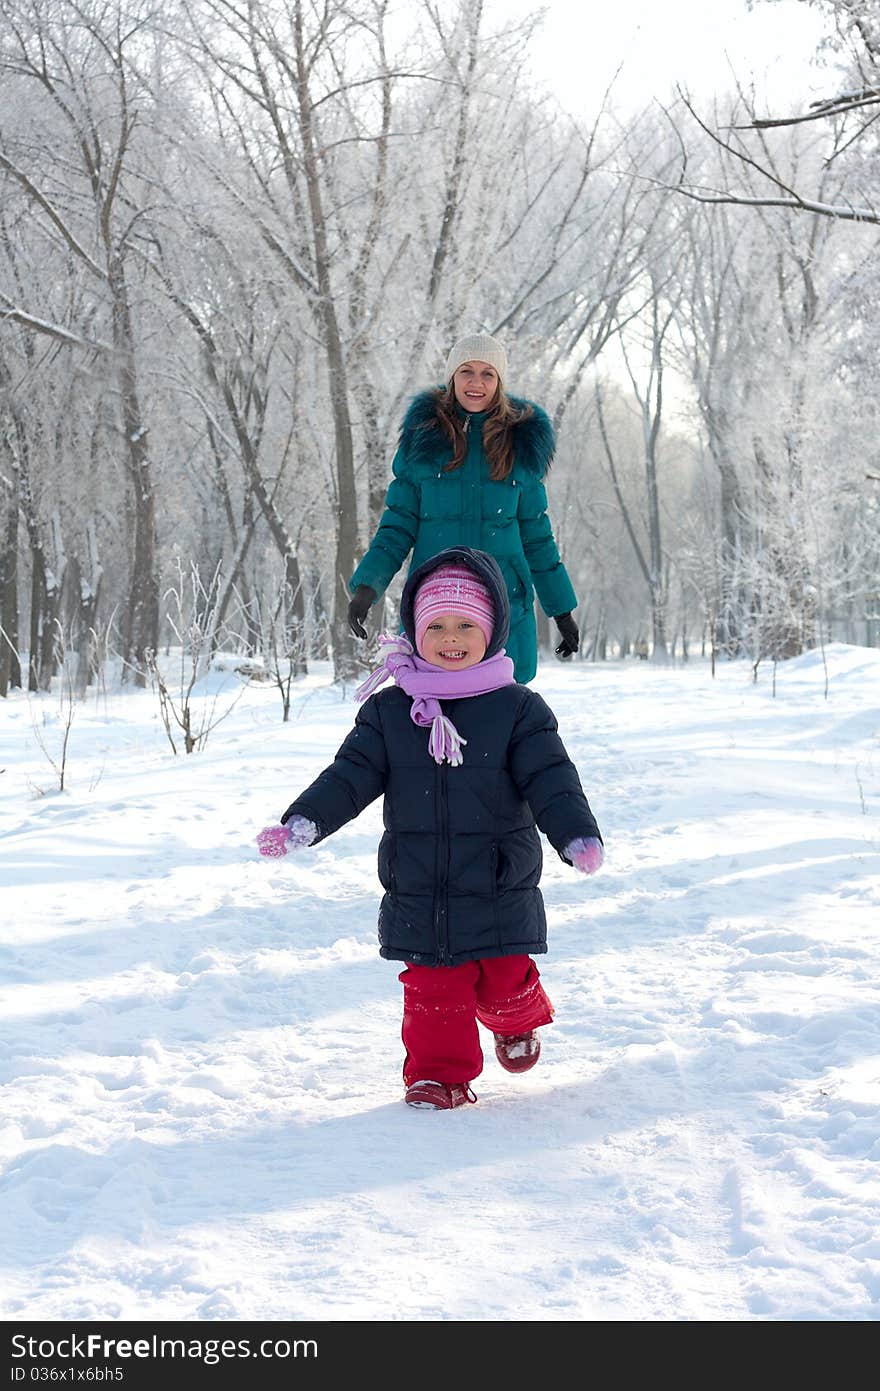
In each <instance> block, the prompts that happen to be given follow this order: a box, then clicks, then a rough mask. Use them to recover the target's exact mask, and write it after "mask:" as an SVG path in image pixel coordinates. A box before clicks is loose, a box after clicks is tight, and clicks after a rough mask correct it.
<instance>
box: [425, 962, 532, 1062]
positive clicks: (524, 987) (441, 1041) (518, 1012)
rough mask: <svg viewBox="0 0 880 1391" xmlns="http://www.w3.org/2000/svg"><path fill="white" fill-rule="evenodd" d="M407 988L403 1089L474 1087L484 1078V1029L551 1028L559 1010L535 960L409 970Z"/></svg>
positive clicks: (500, 1031) (522, 1030)
mask: <svg viewBox="0 0 880 1391" xmlns="http://www.w3.org/2000/svg"><path fill="white" fill-rule="evenodd" d="M398 980H400V981H401V982H402V984H403V1026H402V1028H401V1031H400V1032H401V1037H402V1039H403V1046H404V1048H405V1049H406V1058H405V1060H404V1064H403V1083H404V1086H406V1087H409V1086H411V1085H412V1083H413V1082H424V1081H427V1080H428V1079H429V1078H430V1079H431V1080H432V1081H434V1082H472V1081H473V1079H474V1078H475V1077H479V1075H480V1073H481V1072H482V1070H483V1052H482V1049H481V1048H480V1037H479V1030H478V1028H477V1021H479V1023H480V1024H483V1025H485V1027H486V1028H487V1029H491V1030H492V1032H493V1033H497V1034H524V1033H527V1032H528V1031H529V1030H530V1029H537V1028H539V1027H540V1025H541V1024H549V1023H550V1022H551V1020H552V1018H553V1006H552V1005H551V1003H550V1001H549V1000H548V998H547V995H546V993H545V991H544V987H543V985H542V984H541V978H540V976H539V974H538V968H537V966H536V965H535V963H534V961H533V960H532V959H531V957H530V956H492V957H487V958H486V959H485V960H482V961H467V962H465V964H464V965H463V966H414V965H412V964H410V965H408V966H407V967H406V969H405V970H404V971H401V973H400V975H399V976H398Z"/></svg>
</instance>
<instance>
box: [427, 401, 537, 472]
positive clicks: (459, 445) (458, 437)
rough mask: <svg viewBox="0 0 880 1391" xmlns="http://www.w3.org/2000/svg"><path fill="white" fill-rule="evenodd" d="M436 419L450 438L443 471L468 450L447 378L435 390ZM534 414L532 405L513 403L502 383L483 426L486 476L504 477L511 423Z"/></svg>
mask: <svg viewBox="0 0 880 1391" xmlns="http://www.w3.org/2000/svg"><path fill="white" fill-rule="evenodd" d="M436 402H437V407H436V409H437V419H438V420H439V421H440V426H441V429H442V430H443V432H444V434H446V435H447V436H448V437H449V439H450V441H451V442H452V450H453V453H452V459H451V460H450V462H449V463H448V464H447V465H446V467H445V469H444V473H448V472H449V471H450V470H451V469H454V468H460V466H461V465H462V464H463V463H464V458H465V455H466V454H467V434H466V432H465V429H464V422H463V421H462V419H461V416H460V414H459V412H458V411H457V410H456V404H457V403H456V400H455V388H454V387H453V385H452V383H451V382H450V383H449V385H448V386H447V387H446V388H438V390H437V393H436ZM531 415H534V411H533V410H532V408H531V406H523V407H522V408H520V407H518V406H515V405H514V404H513V402H512V401H511V399H510V397H509V396H507V395H506V394H505V391H504V388H503V386H502V385H501V383H500V382H499V383H498V390H497V392H496V396H495V404H494V406H492V408H491V410H489V411H488V412H487V413H486V422H485V424H484V426H483V450H484V452H485V455H486V458H487V460H488V461H489V477H490V478H492V479H494V480H495V481H496V482H497V481H499V480H500V479H502V478H506V477H507V475H508V474H509V473H510V470H511V469H512V468H513V428H512V427H513V426H514V425H517V424H518V423H519V422H520V421H521V420H528V418H529V416H531Z"/></svg>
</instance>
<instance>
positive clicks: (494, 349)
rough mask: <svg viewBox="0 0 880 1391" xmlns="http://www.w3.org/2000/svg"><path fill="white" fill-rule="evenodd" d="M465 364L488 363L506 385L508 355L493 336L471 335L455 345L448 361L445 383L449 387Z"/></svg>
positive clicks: (483, 334)
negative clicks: (458, 370)
mask: <svg viewBox="0 0 880 1391" xmlns="http://www.w3.org/2000/svg"><path fill="white" fill-rule="evenodd" d="M463 362H488V364H489V366H490V367H494V368H495V371H496V372H497V373H498V380H499V382H500V383H501V385H502V386H503V385H504V380H505V378H506V376H507V353H506V352H505V351H504V347H503V346H502V344H501V343H499V342H498V339H497V338H493V337H492V335H491V334H489V333H469V334H468V335H467V337H465V338H459V340H458V342H457V343H455V344H454V345H453V347H452V350H451V352H450V354H449V356H448V358H447V359H446V376H445V378H444V381H445V382H446V385H447V386H448V385H449V383H450V382H451V381H452V378H453V377H454V376H455V373H456V371H457V369H458V368H459V367H460V366H461V364H462V363H463Z"/></svg>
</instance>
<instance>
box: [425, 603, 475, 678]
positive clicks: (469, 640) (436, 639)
mask: <svg viewBox="0 0 880 1391" xmlns="http://www.w3.org/2000/svg"><path fill="white" fill-rule="evenodd" d="M485 654H486V635H485V633H484V632H483V630H482V628H478V627H477V625H476V623H472V622H471V620H470V619H469V618H465V616H464V614H462V613H441V614H440V616H439V618H435V619H434V621H433V623H429V624H428V627H427V628H426V629H425V634H424V636H423V638H422V650H421V656H422V657H424V659H425V661H426V662H430V663H431V665H432V666H435V667H442V668H443V670H444V671H461V670H462V669H463V668H464V667H473V666H476V664H477V662H481V661H482V660H483V657H484V656H485Z"/></svg>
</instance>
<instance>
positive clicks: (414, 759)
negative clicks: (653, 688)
mask: <svg viewBox="0 0 880 1391" xmlns="http://www.w3.org/2000/svg"><path fill="white" fill-rule="evenodd" d="M453 561H454V562H458V563H464V564H467V565H469V566H470V568H471V569H473V570H474V571H475V572H476V573H477V574H478V575H479V577H480V579H481V580H482V581H483V583H484V584H486V585H488V587H489V589H490V592H491V593H492V596H493V599H494V600H495V611H496V618H497V619H498V620H499V621H498V622H497V623H496V627H495V630H494V632H493V636H492V642H491V643H490V645H489V648H488V649H487V653H486V655H487V656H492V655H493V654H494V653H495V652H496V651H498V650H500V648H501V647H502V646H503V644H504V638H505V636H506V623H507V593H506V589H505V587H504V581H503V579H502V577H501V573H500V571H499V569H498V566H497V565H496V564H495V562H494V561H493V560H492V558H491V557H490V556H488V555H486V553H485V552H480V551H472V550H469V549H467V548H464V547H454V548H450V549H448V550H446V551H442V552H441V553H440V554H438V555H436V556H434V557H432V559H431V560H429V561H426V562H425V564H424V565H422V566H420V567H419V569H418V570H415V571H413V574H412V575H411V576H410V578H409V580H408V581H407V584H406V588H405V590H404V595H403V599H402V601H401V619H402V622H403V625H404V629H405V631H406V632H407V636H408V637H409V638H410V641H413V637H414V634H413V631H412V599H413V595H414V593H415V589H416V588H417V587H418V585H419V584H421V582H422V580H423V579H425V577H426V576H427V575H428V574H430V573H431V572H432V571H433V570H435V569H436V568H437V567H438V566H439V565H444V564H448V563H451V562H453ZM410 706H411V699H410V697H409V696H408V695H406V693H405V692H404V691H403V690H401V689H400V688H399V687H397V686H394V687H391V688H390V689H386V690H382V691H379V692H377V693H376V694H375V695H373V696H371V697H370V699H369V700H368V701H367V702H366V703H365V704H364V706H363V708H362V709H361V710H360V712H359V713H358V716H357V720H356V723H355V727H354V729H353V730H352V731H351V733H350V734H349V735H348V737H347V739H346V740H345V742H344V743H343V745H342V747H341V748H340V749H339V752H338V753H337V755H336V758H335V760H334V762H333V763H332V764H331V765H330V767H329V768H326V769H325V770H324V772H323V773H321V774H320V775H319V776H318V778H317V779H316V780H315V782H313V783H312V785H311V787H309V788H308V789H307V790H306V791H305V792H303V793H302V795H301V796H299V797H298V798H297V799H296V801H295V802H293V804H292V805H291V806H290V807H288V809H287V811H286V812H285V813H284V816H283V817H282V821H285V822H286V821H287V820H288V819H289V817H291V816H292V815H294V814H295V813H296V814H298V815H300V816H305V817H308V819H309V820H310V821H313V822H314V823H315V825H316V826H317V827H318V832H319V834H318V837H317V839H316V841H315V842H314V843H315V844H317V843H318V840H323V839H324V838H325V837H326V836H329V835H331V834H332V833H333V832H334V831H335V830H337V829H338V828H339V827H340V826H342V825H344V824H345V822H347V821H350V820H352V819H353V818H354V817H355V816H357V815H358V813H359V812H361V811H362V810H363V809H364V807H366V806H368V805H369V803H370V802H372V801H374V800H375V798H376V797H378V796H380V795H382V794H383V793H384V797H385V803H384V821H385V833H384V835H383V836H382V840H381V842H380V845H379V879H380V881H381V883H382V885H383V887H384V889H385V895H384V897H383V899H382V904H381V907H380V911H379V944H380V954H381V955H382V956H384V957H388V958H390V959H391V960H394V961H412V962H415V963H417V964H419V965H423V966H441V965H446V966H457V965H460V964H461V963H462V962H464V961H473V960H477V959H479V958H481V957H491V956H509V955H513V954H517V953H523V954H525V955H536V954H539V953H541V952H545V951H546V950H547V926H546V919H545V916H544V903H543V899H542V897H541V892H540V889H539V888H538V881H539V880H540V877H541V864H542V854H541V841H540V837H539V835H538V830H537V829H536V824H535V823H537V826H538V827H539V828H540V830H541V831H543V832H544V834H545V835H546V836H547V839H548V840H549V841H550V843H551V844H552V845H553V846H554V848H555V849H556V850H557V851H558V853H559V854H560V856H561V857H562V858H563V859H565V856H564V855H563V854H562V852H563V849H564V847H565V846H566V845H568V843H569V842H570V841H571V840H573V839H575V838H576V837H578V836H598V835H599V830H598V827H597V825H596V821H595V819H594V817H593V814H592V812H591V810H590V807H589V804H588V802H587V799H586V797H585V796H584V793H583V789H582V788H581V783H580V779H579V777H578V773H577V769H576V768H575V766H574V764H573V763H572V762H571V760H570V758H569V757H568V754H567V753H566V751H565V747H564V745H563V743H562V740H561V739H560V737H559V734H558V733H557V725H556V720H555V718H554V715H553V712H552V711H551V710H550V708H549V706H548V705H547V704H546V702H545V701H544V700H543V699H542V698H541V696H540V695H538V693H537V692H536V691H534V690H531V689H530V688H529V687H528V686H520V685H510V686H502V687H500V688H499V689H498V690H496V691H490V692H489V693H488V694H486V695H479V696H470V697H467V698H464V699H461V700H444V701H443V702H442V709H443V712H444V714H446V715H448V716H449V718H450V719H451V720H452V722H453V724H454V725H455V727H456V728H457V729H458V731H459V733H460V734H461V736H462V738H463V739H465V740H467V743H466V745H465V747H464V749H463V757H464V762H463V763H462V765H461V766H459V767H450V765H449V764H448V763H442V764H437V763H435V762H434V760H433V758H432V757H431V755H430V753H429V752H428V733H429V731H428V730H427V729H424V728H420V727H419V726H417V725H415V724H413V722H412V720H411V718H410Z"/></svg>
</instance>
